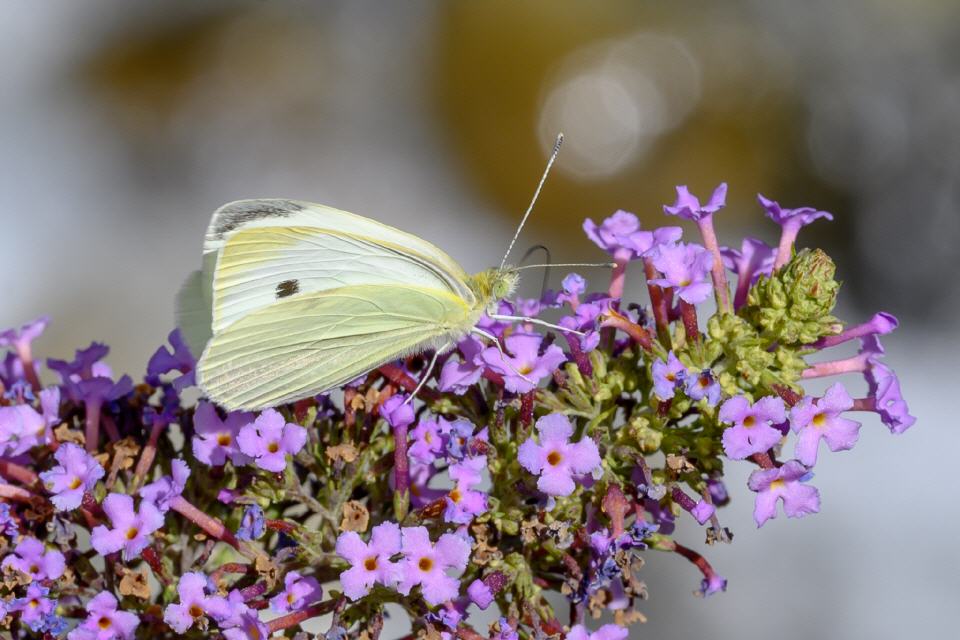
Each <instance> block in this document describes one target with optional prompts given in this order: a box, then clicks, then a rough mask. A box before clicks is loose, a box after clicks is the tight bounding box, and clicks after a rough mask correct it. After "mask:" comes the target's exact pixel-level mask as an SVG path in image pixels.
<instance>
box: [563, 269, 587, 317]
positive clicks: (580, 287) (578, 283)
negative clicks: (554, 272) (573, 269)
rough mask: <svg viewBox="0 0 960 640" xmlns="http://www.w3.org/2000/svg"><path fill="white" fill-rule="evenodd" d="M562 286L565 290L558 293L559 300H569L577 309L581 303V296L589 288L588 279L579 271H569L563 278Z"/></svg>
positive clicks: (571, 306) (571, 305) (573, 307)
mask: <svg viewBox="0 0 960 640" xmlns="http://www.w3.org/2000/svg"><path fill="white" fill-rule="evenodd" d="M562 286H563V291H562V292H561V293H559V294H557V302H558V303H560V304H562V303H564V302H567V303H569V304H570V308H572V309H574V310H575V309H576V308H577V307H578V306H579V305H580V296H582V295H583V293H584V291H586V290H587V281H586V280H584V279H583V276H581V275H580V274H578V273H569V274H567V276H566V277H565V278H564V279H563V283H562Z"/></svg>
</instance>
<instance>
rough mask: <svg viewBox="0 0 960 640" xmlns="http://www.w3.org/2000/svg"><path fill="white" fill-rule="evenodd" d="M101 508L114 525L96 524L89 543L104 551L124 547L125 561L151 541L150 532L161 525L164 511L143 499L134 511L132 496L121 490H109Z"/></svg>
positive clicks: (104, 553) (104, 552) (106, 552)
mask: <svg viewBox="0 0 960 640" xmlns="http://www.w3.org/2000/svg"><path fill="white" fill-rule="evenodd" d="M103 510H104V512H106V514H107V516H108V517H109V518H110V522H111V523H112V524H113V528H112V529H108V528H107V527H105V526H104V525H102V524H101V525H98V526H97V527H95V528H94V529H93V532H92V533H91V535H90V544H92V545H93V548H94V549H96V550H97V553H100V554H103V555H106V554H108V553H116V552H117V551H120V550H121V549H123V559H124V561H129V560H130V559H131V558H135V557H137V555H138V554H139V553H140V552H141V551H143V550H144V548H145V547H146V546H147V545H148V544H150V534H152V533H153V532H154V531H156V530H157V529H159V528H160V527H162V526H163V514H162V513H161V512H160V510H159V509H157V507H156V506H155V505H154V504H153V503H151V502H148V501H146V500H144V501H142V502H141V503H140V510H139V511H134V509H133V498H131V497H130V496H128V495H125V494H122V493H111V494H110V495H108V496H107V497H106V498H104V499H103Z"/></svg>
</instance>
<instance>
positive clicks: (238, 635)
mask: <svg viewBox="0 0 960 640" xmlns="http://www.w3.org/2000/svg"><path fill="white" fill-rule="evenodd" d="M223 637H224V638H225V639H226V640H260V639H261V638H269V637H270V629H269V627H267V625H265V624H264V623H263V622H261V621H260V618H258V617H257V612H256V611H254V610H252V609H250V608H247V609H246V610H245V611H244V612H243V614H241V615H240V616H239V617H238V620H237V623H236V624H235V625H231V626H230V627H229V628H226V627H225V628H224V631H223ZM327 637H329V638H332V636H330V635H329V634H328V636H327Z"/></svg>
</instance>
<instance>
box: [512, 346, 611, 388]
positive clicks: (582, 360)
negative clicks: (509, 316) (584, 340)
mask: <svg viewBox="0 0 960 640" xmlns="http://www.w3.org/2000/svg"><path fill="white" fill-rule="evenodd" d="M563 337H564V338H566V340H567V344H568V345H570V355H572V356H573V361H574V362H576V363H577V369H579V370H580V375H582V376H583V377H584V378H590V377H592V376H593V365H592V364H591V363H590V357H589V356H588V355H587V354H585V353H584V352H583V349H581V348H580V338H578V337H577V336H575V335H571V334H569V333H564V334H563ZM502 383H503V379H502V378H501V384H502Z"/></svg>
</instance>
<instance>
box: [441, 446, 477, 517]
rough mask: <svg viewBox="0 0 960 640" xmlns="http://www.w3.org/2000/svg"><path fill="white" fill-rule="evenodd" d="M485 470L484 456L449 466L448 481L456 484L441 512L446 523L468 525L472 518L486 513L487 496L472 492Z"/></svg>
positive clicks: (447, 496)
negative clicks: (445, 506)
mask: <svg viewBox="0 0 960 640" xmlns="http://www.w3.org/2000/svg"><path fill="white" fill-rule="evenodd" d="M486 468H487V457H486V456H476V457H474V458H466V459H464V460H463V461H462V462H460V463H457V464H454V465H451V466H450V470H449V474H450V479H451V480H453V481H454V482H456V483H457V484H456V486H455V487H454V488H453V489H452V490H451V491H450V493H448V494H447V495H446V502H447V508H446V509H445V510H444V512H443V519H444V520H445V521H446V522H455V523H457V524H469V523H470V522H471V521H472V520H473V518H474V516H478V515H480V514H481V513H484V512H486V510H487V494H485V493H483V492H482V491H474V490H473V487H474V485H477V484H480V482H482V480H483V477H482V475H481V474H482V472H483V470H484V469H486Z"/></svg>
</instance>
